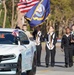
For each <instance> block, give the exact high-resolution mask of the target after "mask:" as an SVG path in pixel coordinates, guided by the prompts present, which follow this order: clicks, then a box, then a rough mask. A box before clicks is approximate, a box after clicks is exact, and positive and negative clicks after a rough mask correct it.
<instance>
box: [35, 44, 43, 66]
mask: <svg viewBox="0 0 74 75" xmlns="http://www.w3.org/2000/svg"><path fill="white" fill-rule="evenodd" d="M36 49H37V65H41V50H42V46H41V44H40V45H36Z"/></svg>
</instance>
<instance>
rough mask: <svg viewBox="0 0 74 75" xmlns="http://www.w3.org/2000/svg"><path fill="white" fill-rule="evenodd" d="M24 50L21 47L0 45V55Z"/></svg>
mask: <svg viewBox="0 0 74 75" xmlns="http://www.w3.org/2000/svg"><path fill="white" fill-rule="evenodd" d="M21 49H22V48H21V47H20V46H19V45H0V55H5V54H12V53H14V54H15V53H17V52H19V51H20V50H21Z"/></svg>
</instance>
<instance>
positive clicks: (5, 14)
mask: <svg viewBox="0 0 74 75" xmlns="http://www.w3.org/2000/svg"><path fill="white" fill-rule="evenodd" d="M5 2H6V1H5V0H3V6H4V11H5V13H4V21H3V28H5V23H6V16H7V9H6V4H5Z"/></svg>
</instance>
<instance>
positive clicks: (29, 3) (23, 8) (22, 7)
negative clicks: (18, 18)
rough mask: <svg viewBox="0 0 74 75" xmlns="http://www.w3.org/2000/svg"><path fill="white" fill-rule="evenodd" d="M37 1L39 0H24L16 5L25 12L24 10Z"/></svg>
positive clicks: (27, 9)
mask: <svg viewBox="0 0 74 75" xmlns="http://www.w3.org/2000/svg"><path fill="white" fill-rule="evenodd" d="M21 1H22V0H21ZM38 2H39V0H32V1H31V2H25V0H24V2H19V3H18V4H17V6H18V8H19V10H20V11H21V12H22V13H25V12H28V11H29V10H30V9H31V8H32V7H33V6H35V4H37V3H38Z"/></svg>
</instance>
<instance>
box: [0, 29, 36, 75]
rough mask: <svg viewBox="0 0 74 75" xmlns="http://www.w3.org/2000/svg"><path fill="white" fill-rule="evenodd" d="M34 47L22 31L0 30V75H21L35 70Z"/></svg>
mask: <svg viewBox="0 0 74 75" xmlns="http://www.w3.org/2000/svg"><path fill="white" fill-rule="evenodd" d="M35 52H36V46H35V43H34V42H33V41H30V39H29V38H28V37H27V35H26V34H25V33H24V31H22V30H18V29H9V28H5V29H3V28H0V75H21V74H22V73H23V72H27V71H28V72H29V73H30V72H31V71H33V70H32V69H34V68H35V69H36V64H35V65H33V63H36V61H35V62H33V61H34V60H33V59H35V58H34V53H35Z"/></svg>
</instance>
